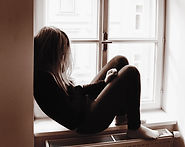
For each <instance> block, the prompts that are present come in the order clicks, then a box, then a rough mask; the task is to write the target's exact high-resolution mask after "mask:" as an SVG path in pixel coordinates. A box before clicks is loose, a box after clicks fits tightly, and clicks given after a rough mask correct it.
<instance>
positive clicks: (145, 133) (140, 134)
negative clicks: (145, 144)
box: [127, 125, 159, 139]
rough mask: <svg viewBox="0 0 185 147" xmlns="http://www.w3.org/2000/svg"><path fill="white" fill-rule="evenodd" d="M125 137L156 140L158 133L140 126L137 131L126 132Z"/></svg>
mask: <svg viewBox="0 0 185 147" xmlns="http://www.w3.org/2000/svg"><path fill="white" fill-rule="evenodd" d="M127 136H128V137H129V138H142V139H157V138H158V137H159V132H158V131H156V130H152V129H149V128H147V127H145V126H143V125H141V126H140V127H139V128H138V129H137V130H128V131H127Z"/></svg>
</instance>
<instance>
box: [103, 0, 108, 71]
mask: <svg viewBox="0 0 185 147" xmlns="http://www.w3.org/2000/svg"><path fill="white" fill-rule="evenodd" d="M108 4H109V0H104V1H103V32H102V35H103V41H106V40H108V8H109V7H108ZM105 35H107V36H106V37H105ZM102 46H103V49H102V65H101V66H102V67H103V66H104V65H105V64H106V63H107V47H108V44H103V45H102Z"/></svg>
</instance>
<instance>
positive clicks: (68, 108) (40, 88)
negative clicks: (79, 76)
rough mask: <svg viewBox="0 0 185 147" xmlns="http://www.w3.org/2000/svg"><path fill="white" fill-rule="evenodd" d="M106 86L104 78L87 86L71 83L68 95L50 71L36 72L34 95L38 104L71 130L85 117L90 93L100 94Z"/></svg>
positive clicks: (51, 116)
mask: <svg viewBox="0 0 185 147" xmlns="http://www.w3.org/2000/svg"><path fill="white" fill-rule="evenodd" d="M104 87H105V82H104V81H103V80H102V81H99V82H97V83H94V84H89V85H85V86H79V85H78V86H72V85H70V86H68V95H67V94H66V93H65V91H64V90H63V89H62V88H60V87H59V86H58V84H57V83H56V81H55V79H54V77H53V76H52V75H51V74H50V73H48V72H43V71H39V72H37V73H34V97H35V100H36V101H37V103H38V105H39V106H40V108H41V109H42V110H43V111H44V112H45V113H46V114H47V115H48V116H49V117H50V118H52V119H54V120H55V121H57V122H58V123H60V124H61V125H63V126H65V127H66V128H68V129H71V130H73V129H75V128H77V127H78V126H79V125H80V123H81V121H82V120H83V119H84V116H85V112H86V110H87V109H88V107H89V104H90V102H91V100H90V98H89V95H98V94H99V93H100V92H101V90H102V89H103V88H104Z"/></svg>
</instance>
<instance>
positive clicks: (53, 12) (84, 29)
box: [46, 0, 98, 39]
mask: <svg viewBox="0 0 185 147" xmlns="http://www.w3.org/2000/svg"><path fill="white" fill-rule="evenodd" d="M97 2H98V1H97V0H47V15H46V25H49V26H56V27H59V28H60V29H62V30H63V31H64V32H66V33H67V34H68V35H69V37H70V38H73V39H96V38H98V33H97V32H98V14H97V13H98V4H97Z"/></svg>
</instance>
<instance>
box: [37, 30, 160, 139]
mask: <svg viewBox="0 0 185 147" xmlns="http://www.w3.org/2000/svg"><path fill="white" fill-rule="evenodd" d="M70 55H71V52H70V42H69V39H68V37H67V35H66V34H65V33H64V32H62V31H61V30H60V29H58V28H54V27H44V28H42V29H41V30H40V32H39V33H38V34H37V36H36V37H35V38H34V97H35V99H36V101H37V103H38V104H39V106H40V107H41V109H42V110H43V111H44V112H45V113H46V114H47V115H48V116H49V117H51V118H52V119H54V120H55V121H57V122H58V123H60V124H61V125H63V126H65V127H66V128H68V129H70V130H74V131H76V132H78V133H83V134H84V133H97V132H100V131H103V130H105V129H106V128H108V126H109V125H110V123H111V122H112V120H113V119H114V117H115V116H118V115H125V114H127V119H128V131H127V136H128V137H130V138H148V139H151V138H157V137H158V136H159V133H158V132H157V131H155V130H151V129H149V128H146V127H144V126H142V125H141V122H140V74H139V72H138V70H137V69H136V68H135V67H133V66H129V65H128V61H127V59H126V58H125V57H123V56H116V57H114V58H113V59H112V60H111V61H110V62H108V63H107V64H106V65H105V66H104V67H103V68H102V70H101V71H100V72H99V73H98V75H97V76H96V77H95V78H94V80H93V81H92V82H91V84H89V85H84V86H74V84H73V83H72V81H71V80H70V78H69V77H70V67H71V66H70V65H71V63H70V62H71V60H70ZM82 78H83V77H82Z"/></svg>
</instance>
